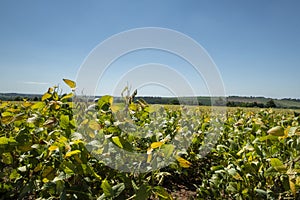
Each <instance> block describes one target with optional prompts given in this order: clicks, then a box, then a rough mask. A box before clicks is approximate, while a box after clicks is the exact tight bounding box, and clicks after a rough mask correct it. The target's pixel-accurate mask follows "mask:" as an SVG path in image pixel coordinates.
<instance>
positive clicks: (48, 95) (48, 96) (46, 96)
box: [42, 93, 52, 101]
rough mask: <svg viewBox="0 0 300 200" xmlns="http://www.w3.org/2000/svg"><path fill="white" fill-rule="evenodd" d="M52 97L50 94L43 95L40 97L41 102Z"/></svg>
mask: <svg viewBox="0 0 300 200" xmlns="http://www.w3.org/2000/svg"><path fill="white" fill-rule="evenodd" d="M51 97H52V94H50V93H45V94H44V95H43V96H42V101H45V100H46V99H49V98H51Z"/></svg>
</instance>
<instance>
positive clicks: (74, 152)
mask: <svg viewBox="0 0 300 200" xmlns="http://www.w3.org/2000/svg"><path fill="white" fill-rule="evenodd" d="M80 153H81V151H80V150H74V151H69V152H68V153H66V155H65V158H69V157H71V156H73V155H76V154H80Z"/></svg>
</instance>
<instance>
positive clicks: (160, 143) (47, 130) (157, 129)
mask: <svg viewBox="0 0 300 200" xmlns="http://www.w3.org/2000/svg"><path fill="white" fill-rule="evenodd" d="M66 83H67V84H68V85H69V86H72V85H70V84H71V83H72V82H66ZM71 88H72V87H71ZM57 91H58V89H57V88H50V89H49V90H48V91H47V92H46V93H45V94H44V95H43V98H42V101H40V102H29V101H26V100H24V101H23V102H1V103H0V112H1V121H0V123H1V124H0V153H1V157H0V165H1V172H0V179H1V183H0V194H1V195H0V196H1V199H17V198H19V199H38V198H39V199H188V198H190V199H266V198H268V199H286V198H290V199H297V198H299V195H300V194H299V188H300V153H299V152H300V125H299V123H300V116H299V113H298V112H295V111H294V110H280V109H257V108H255V109H254V108H251V109H250V108H249V109H240V108H228V109H226V108H225V107H218V108H211V107H192V106H190V107H189V106H186V107H185V106H163V105H161V106H159V105H155V106H151V105H148V104H147V103H146V102H144V101H142V100H139V101H128V99H129V97H124V99H125V102H127V103H125V106H120V105H119V104H117V105H114V104H113V97H111V96H103V97H102V98H101V99H99V100H98V101H97V102H96V103H95V105H94V106H91V105H90V103H89V104H88V105H86V104H84V103H82V102H81V103H77V104H75V103H70V102H69V101H70V99H71V98H74V93H73V92H70V93H69V94H63V95H61V96H60V95H58V93H57ZM212 111H213V112H212ZM126 124H127V125H128V124H134V126H135V127H134V128H131V129H129V128H130V126H127V125H126ZM149 133H151V134H149ZM182 144H183V145H182ZM111 146H113V147H114V148H112V147H111ZM116 149H117V150H116ZM122 152H136V153H139V155H143V156H139V157H138V158H137V161H136V162H135V163H129V162H122V161H121V160H122V159H121V158H124V157H125V158H126V159H127V160H131V159H133V157H132V156H130V155H129V154H128V155H127V154H124V153H122ZM122 156H123V157H122ZM116 160H119V161H118V162H116ZM132 166H134V170H133V168H132ZM120 169H122V170H120Z"/></svg>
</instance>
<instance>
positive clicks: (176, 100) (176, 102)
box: [170, 99, 179, 105]
mask: <svg viewBox="0 0 300 200" xmlns="http://www.w3.org/2000/svg"><path fill="white" fill-rule="evenodd" d="M170 104H172V105H179V100H178V99H172V100H171V102H170Z"/></svg>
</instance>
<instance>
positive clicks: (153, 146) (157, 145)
mask: <svg viewBox="0 0 300 200" xmlns="http://www.w3.org/2000/svg"><path fill="white" fill-rule="evenodd" d="M163 144H164V143H162V142H153V143H152V144H151V148H152V149H156V148H159V147H161V145H163Z"/></svg>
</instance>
